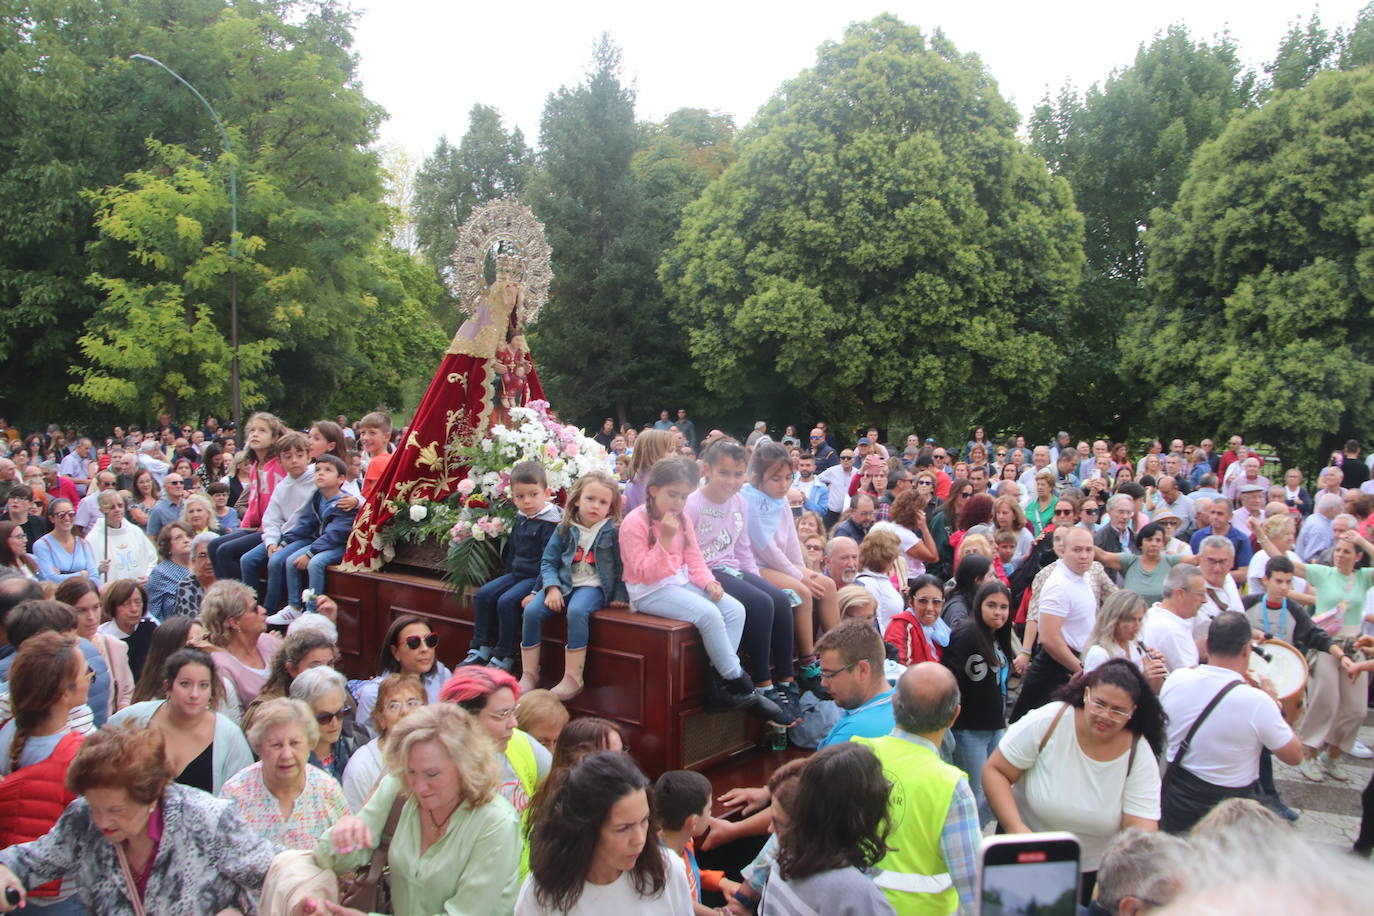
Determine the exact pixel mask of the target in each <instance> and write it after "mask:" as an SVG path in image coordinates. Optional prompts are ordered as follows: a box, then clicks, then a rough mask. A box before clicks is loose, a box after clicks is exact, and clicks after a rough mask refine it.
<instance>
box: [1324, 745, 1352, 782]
mask: <svg viewBox="0 0 1374 916" xmlns="http://www.w3.org/2000/svg"><path fill="white" fill-rule="evenodd" d="M1317 762H1318V763H1320V764H1321V767H1322V769H1323V770H1324V771H1325V772H1326V775H1327V776H1330V777H1331V778H1332V779H1334V780H1336V781H1338V782H1345V780H1346V775H1345V769H1344V768H1342V767H1341V765H1340V762H1339V761H1336V760H1332V759H1331V758H1330V757H1328V756H1326V751H1322V752H1321V753H1320V754H1318V755H1317Z"/></svg>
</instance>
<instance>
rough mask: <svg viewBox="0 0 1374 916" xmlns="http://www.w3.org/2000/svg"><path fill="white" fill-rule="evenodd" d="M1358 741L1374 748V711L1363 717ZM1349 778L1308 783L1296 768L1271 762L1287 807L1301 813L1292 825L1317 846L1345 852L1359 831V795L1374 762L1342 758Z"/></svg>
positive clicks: (1373, 766)
mask: <svg viewBox="0 0 1374 916" xmlns="http://www.w3.org/2000/svg"><path fill="white" fill-rule="evenodd" d="M1360 740H1361V741H1363V742H1364V743H1365V744H1366V745H1368V746H1369V747H1374V712H1371V713H1368V714H1366V716H1365V720H1364V727H1363V728H1361V729H1360ZM1341 764H1342V766H1343V767H1344V768H1345V771H1346V773H1347V774H1348V776H1349V778H1348V779H1347V780H1346V781H1345V782H1337V781H1336V780H1333V779H1330V778H1328V779H1327V780H1326V781H1324V782H1309V781H1308V780H1306V779H1304V778H1303V777H1302V775H1301V774H1299V773H1298V771H1297V769H1296V768H1295V767H1290V766H1285V765H1284V764H1282V763H1280V762H1279V761H1278V760H1275V761H1274V781H1275V783H1276V784H1277V785H1278V789H1279V795H1281V796H1282V797H1283V800H1284V803H1285V804H1287V805H1288V807H1290V808H1292V809H1293V810H1295V811H1298V812H1300V813H1301V815H1302V816H1301V817H1299V818H1298V820H1297V823H1296V824H1294V825H1293V826H1294V827H1295V828H1296V829H1297V830H1298V832H1300V833H1302V834H1303V835H1304V836H1308V837H1311V838H1312V839H1313V840H1314V841H1316V842H1319V843H1325V844H1329V845H1331V846H1334V847H1337V848H1340V849H1344V850H1348V849H1350V845H1351V843H1353V842H1354V841H1355V834H1356V833H1358V832H1359V829H1360V793H1361V792H1363V791H1364V787H1365V786H1366V785H1368V783H1369V777H1370V773H1371V772H1374V760H1356V759H1355V758H1353V757H1342V758H1341Z"/></svg>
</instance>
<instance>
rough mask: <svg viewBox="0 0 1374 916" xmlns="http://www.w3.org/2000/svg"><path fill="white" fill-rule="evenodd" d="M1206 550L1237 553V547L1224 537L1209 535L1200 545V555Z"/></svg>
mask: <svg viewBox="0 0 1374 916" xmlns="http://www.w3.org/2000/svg"><path fill="white" fill-rule="evenodd" d="M1204 550H1225V551H1226V552H1227V553H1231V554H1233V553H1235V552H1236V545H1235V544H1232V543H1231V541H1230V540H1229V539H1228V538H1226V537H1225V536H1223V535H1220V534H1209V535H1207V536H1206V537H1205V538H1203V539H1202V543H1201V544H1199V545H1198V553H1202V551H1204ZM1175 568H1177V567H1175Z"/></svg>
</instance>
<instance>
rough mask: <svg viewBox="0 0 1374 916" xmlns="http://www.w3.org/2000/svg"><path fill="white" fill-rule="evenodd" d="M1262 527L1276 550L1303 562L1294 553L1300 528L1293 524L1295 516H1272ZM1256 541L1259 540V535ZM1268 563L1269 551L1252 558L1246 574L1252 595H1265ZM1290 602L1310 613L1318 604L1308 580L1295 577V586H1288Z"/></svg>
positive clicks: (1291, 558)
mask: <svg viewBox="0 0 1374 916" xmlns="http://www.w3.org/2000/svg"><path fill="white" fill-rule="evenodd" d="M1260 527H1261V528H1263V529H1264V533H1265V534H1266V535H1268V536H1269V543H1270V544H1272V545H1273V546H1274V549H1275V550H1277V551H1279V552H1280V553H1282V554H1283V556H1285V557H1287V558H1288V559H1290V560H1297V561H1298V562H1299V563H1301V562H1302V559H1301V558H1300V557H1299V556H1298V555H1297V554H1296V553H1294V552H1293V545H1294V544H1296V543H1297V540H1298V527H1297V525H1296V524H1294V522H1293V516H1291V515H1287V514H1285V515H1270V516H1268V517H1267V518H1265V520H1264V521H1263V522H1261V523H1260ZM1255 540H1257V541H1258V540H1259V537H1258V535H1257V536H1256V538H1255ZM1268 562H1269V551H1267V550H1256V551H1255V553H1254V555H1253V556H1252V557H1251V558H1250V569H1249V570H1248V571H1247V572H1246V573H1245V581H1246V582H1247V583H1249V586H1250V588H1249V593H1250V594H1251V595H1263V594H1264V581H1263V580H1264V567H1265V564H1267V563H1268ZM1288 600H1289V601H1292V602H1294V603H1295V604H1301V605H1302V606H1303V608H1304V609H1307V610H1309V611H1310V610H1311V608H1312V607H1313V605H1314V604H1315V603H1316V599H1315V598H1314V597H1313V595H1312V593H1311V592H1310V591H1309V590H1308V588H1307V580H1306V579H1299V578H1298V577H1297V576H1294V577H1293V584H1292V585H1290V586H1288Z"/></svg>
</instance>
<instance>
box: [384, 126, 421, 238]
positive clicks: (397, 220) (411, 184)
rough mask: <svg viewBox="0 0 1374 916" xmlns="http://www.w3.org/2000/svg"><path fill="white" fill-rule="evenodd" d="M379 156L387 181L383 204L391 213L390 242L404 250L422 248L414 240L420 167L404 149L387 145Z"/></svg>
mask: <svg viewBox="0 0 1374 916" xmlns="http://www.w3.org/2000/svg"><path fill="white" fill-rule="evenodd" d="M379 154H380V157H381V166H382V173H383V175H384V176H385V182H386V196H385V197H384V198H383V202H384V203H385V204H386V205H387V208H388V209H389V210H390V211H391V231H390V232H389V233H388V237H387V241H388V242H389V243H390V244H391V245H392V246H393V247H396V248H399V249H401V250H402V251H415V250H416V248H417V247H418V246H419V243H418V242H417V241H416V239H415V172H416V170H417V169H418V168H419V165H418V163H416V161H415V157H414V156H412V155H411V154H410V152H409V151H408V150H407V149H405V147H402V146H393V145H389V146H384V147H382V149H381V150H379Z"/></svg>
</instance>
